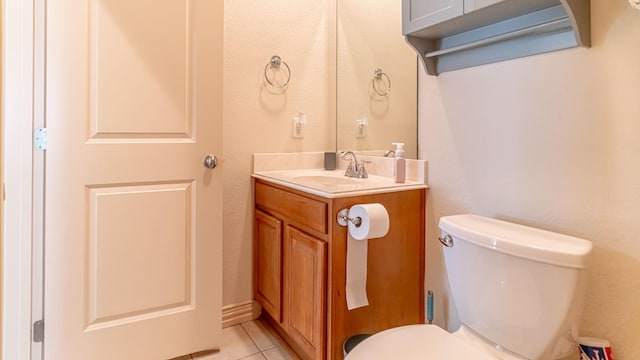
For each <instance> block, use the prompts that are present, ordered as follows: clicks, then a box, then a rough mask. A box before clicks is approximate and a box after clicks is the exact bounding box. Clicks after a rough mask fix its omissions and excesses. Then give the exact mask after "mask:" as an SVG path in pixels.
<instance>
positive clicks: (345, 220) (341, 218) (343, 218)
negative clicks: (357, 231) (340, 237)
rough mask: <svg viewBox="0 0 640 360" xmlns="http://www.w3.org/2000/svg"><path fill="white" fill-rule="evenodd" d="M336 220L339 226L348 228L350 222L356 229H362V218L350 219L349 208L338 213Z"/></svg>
mask: <svg viewBox="0 0 640 360" xmlns="http://www.w3.org/2000/svg"><path fill="white" fill-rule="evenodd" d="M336 220H337V221H338V225H340V226H347V225H348V224H349V221H351V222H352V223H353V225H355V226H356V227H360V225H361V224H362V218H360V216H356V217H354V218H350V217H349V209H347V208H344V209H342V210H340V211H338V215H336Z"/></svg>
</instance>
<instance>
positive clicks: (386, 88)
mask: <svg viewBox="0 0 640 360" xmlns="http://www.w3.org/2000/svg"><path fill="white" fill-rule="evenodd" d="M381 85H382V86H381ZM371 86H372V87H373V91H374V92H375V93H376V94H378V95H380V96H389V94H390V93H391V79H390V78H389V75H387V73H385V72H384V71H382V69H380V68H377V69H375V70H374V71H373V81H372V82H371Z"/></svg>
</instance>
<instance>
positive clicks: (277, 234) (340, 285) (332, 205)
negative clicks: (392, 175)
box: [254, 179, 426, 360]
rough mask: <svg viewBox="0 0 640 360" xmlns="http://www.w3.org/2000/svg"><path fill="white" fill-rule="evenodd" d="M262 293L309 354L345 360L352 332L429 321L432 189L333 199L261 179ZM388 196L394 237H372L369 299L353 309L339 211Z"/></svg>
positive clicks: (313, 359)
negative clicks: (427, 227)
mask: <svg viewBox="0 0 640 360" xmlns="http://www.w3.org/2000/svg"><path fill="white" fill-rule="evenodd" d="M254 192H255V204H254V205H255V206H254V208H255V211H254V214H255V216H254V296H255V299H256V300H257V301H258V302H259V303H260V304H261V305H262V307H263V318H264V319H265V320H266V321H267V322H269V323H270V324H271V325H272V326H273V328H274V329H275V330H276V331H277V332H278V333H279V334H280V335H281V336H282V338H283V339H284V340H285V341H286V342H287V343H288V344H289V345H290V346H291V348H292V349H293V350H294V351H295V352H296V353H297V354H298V355H299V356H300V358H301V359H303V360H324V359H330V360H341V359H343V354H342V343H343V341H344V340H345V339H347V338H348V337H350V336H353V335H356V334H362V333H370V334H372V333H375V332H379V331H382V330H385V329H388V328H391V327H395V326H401V325H408V324H417V323H424V308H425V306H424V219H425V217H424V215H425V210H424V203H425V196H426V189H413V190H406V191H395V192H389V193H382V194H368V195H359V196H347V197H340V198H325V197H322V196H318V195H314V194H310V193H307V192H304V191H299V190H295V189H292V188H289V187H286V186H282V185H278V184H276V183H272V182H269V181H266V180H262V179H255V183H254ZM360 203H381V204H383V205H384V206H385V207H386V208H387V210H388V212H389V215H390V229H389V233H388V234H387V236H385V237H384V238H380V239H372V240H370V241H369V243H368V244H369V249H368V269H367V272H368V280H367V296H368V298H369V304H370V305H369V306H365V307H362V308H358V309H354V310H351V311H349V310H348V309H347V305H346V298H345V294H344V290H345V286H346V273H345V270H346V251H347V248H346V247H347V228H346V227H342V226H339V225H338V224H337V222H336V215H337V213H338V212H339V211H340V210H341V209H343V208H350V207H351V206H353V205H356V204H360Z"/></svg>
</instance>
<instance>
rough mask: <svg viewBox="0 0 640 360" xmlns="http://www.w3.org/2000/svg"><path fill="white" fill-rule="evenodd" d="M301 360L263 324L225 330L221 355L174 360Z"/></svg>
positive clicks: (193, 355)
mask: <svg viewBox="0 0 640 360" xmlns="http://www.w3.org/2000/svg"><path fill="white" fill-rule="evenodd" d="M190 359H194V360H240V359H242V360H298V357H297V356H295V354H294V353H293V352H292V351H291V350H290V349H289V348H288V347H287V346H286V345H284V342H283V341H282V339H281V338H280V337H279V336H278V335H277V334H275V333H274V332H273V330H272V329H271V328H270V327H269V326H268V325H265V324H264V323H263V322H261V321H260V320H254V321H249V322H245V323H242V324H240V325H235V326H231V327H228V328H224V329H222V346H221V347H220V351H216V352H206V353H198V354H191V355H187V356H183V357H180V358H176V359H173V360H190Z"/></svg>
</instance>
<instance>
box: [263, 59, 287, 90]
mask: <svg viewBox="0 0 640 360" xmlns="http://www.w3.org/2000/svg"><path fill="white" fill-rule="evenodd" d="M280 65H284V66H285V67H286V68H287V80H286V81H285V82H284V83H282V84H278V83H276V81H275V79H274V80H273V81H272V80H271V79H269V75H268V74H267V72H268V70H269V68H273V69H276V70H278V69H280ZM264 79H265V80H267V83H269V85H271V86H273V87H276V88H279V89H284V88H286V87H287V85H289V80H291V69H290V68H289V65H287V63H286V62H284V61H283V60H282V58H280V56H278V55H273V56H272V57H271V60H270V61H269V62H268V63H267V65H266V66H265V67H264Z"/></svg>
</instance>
